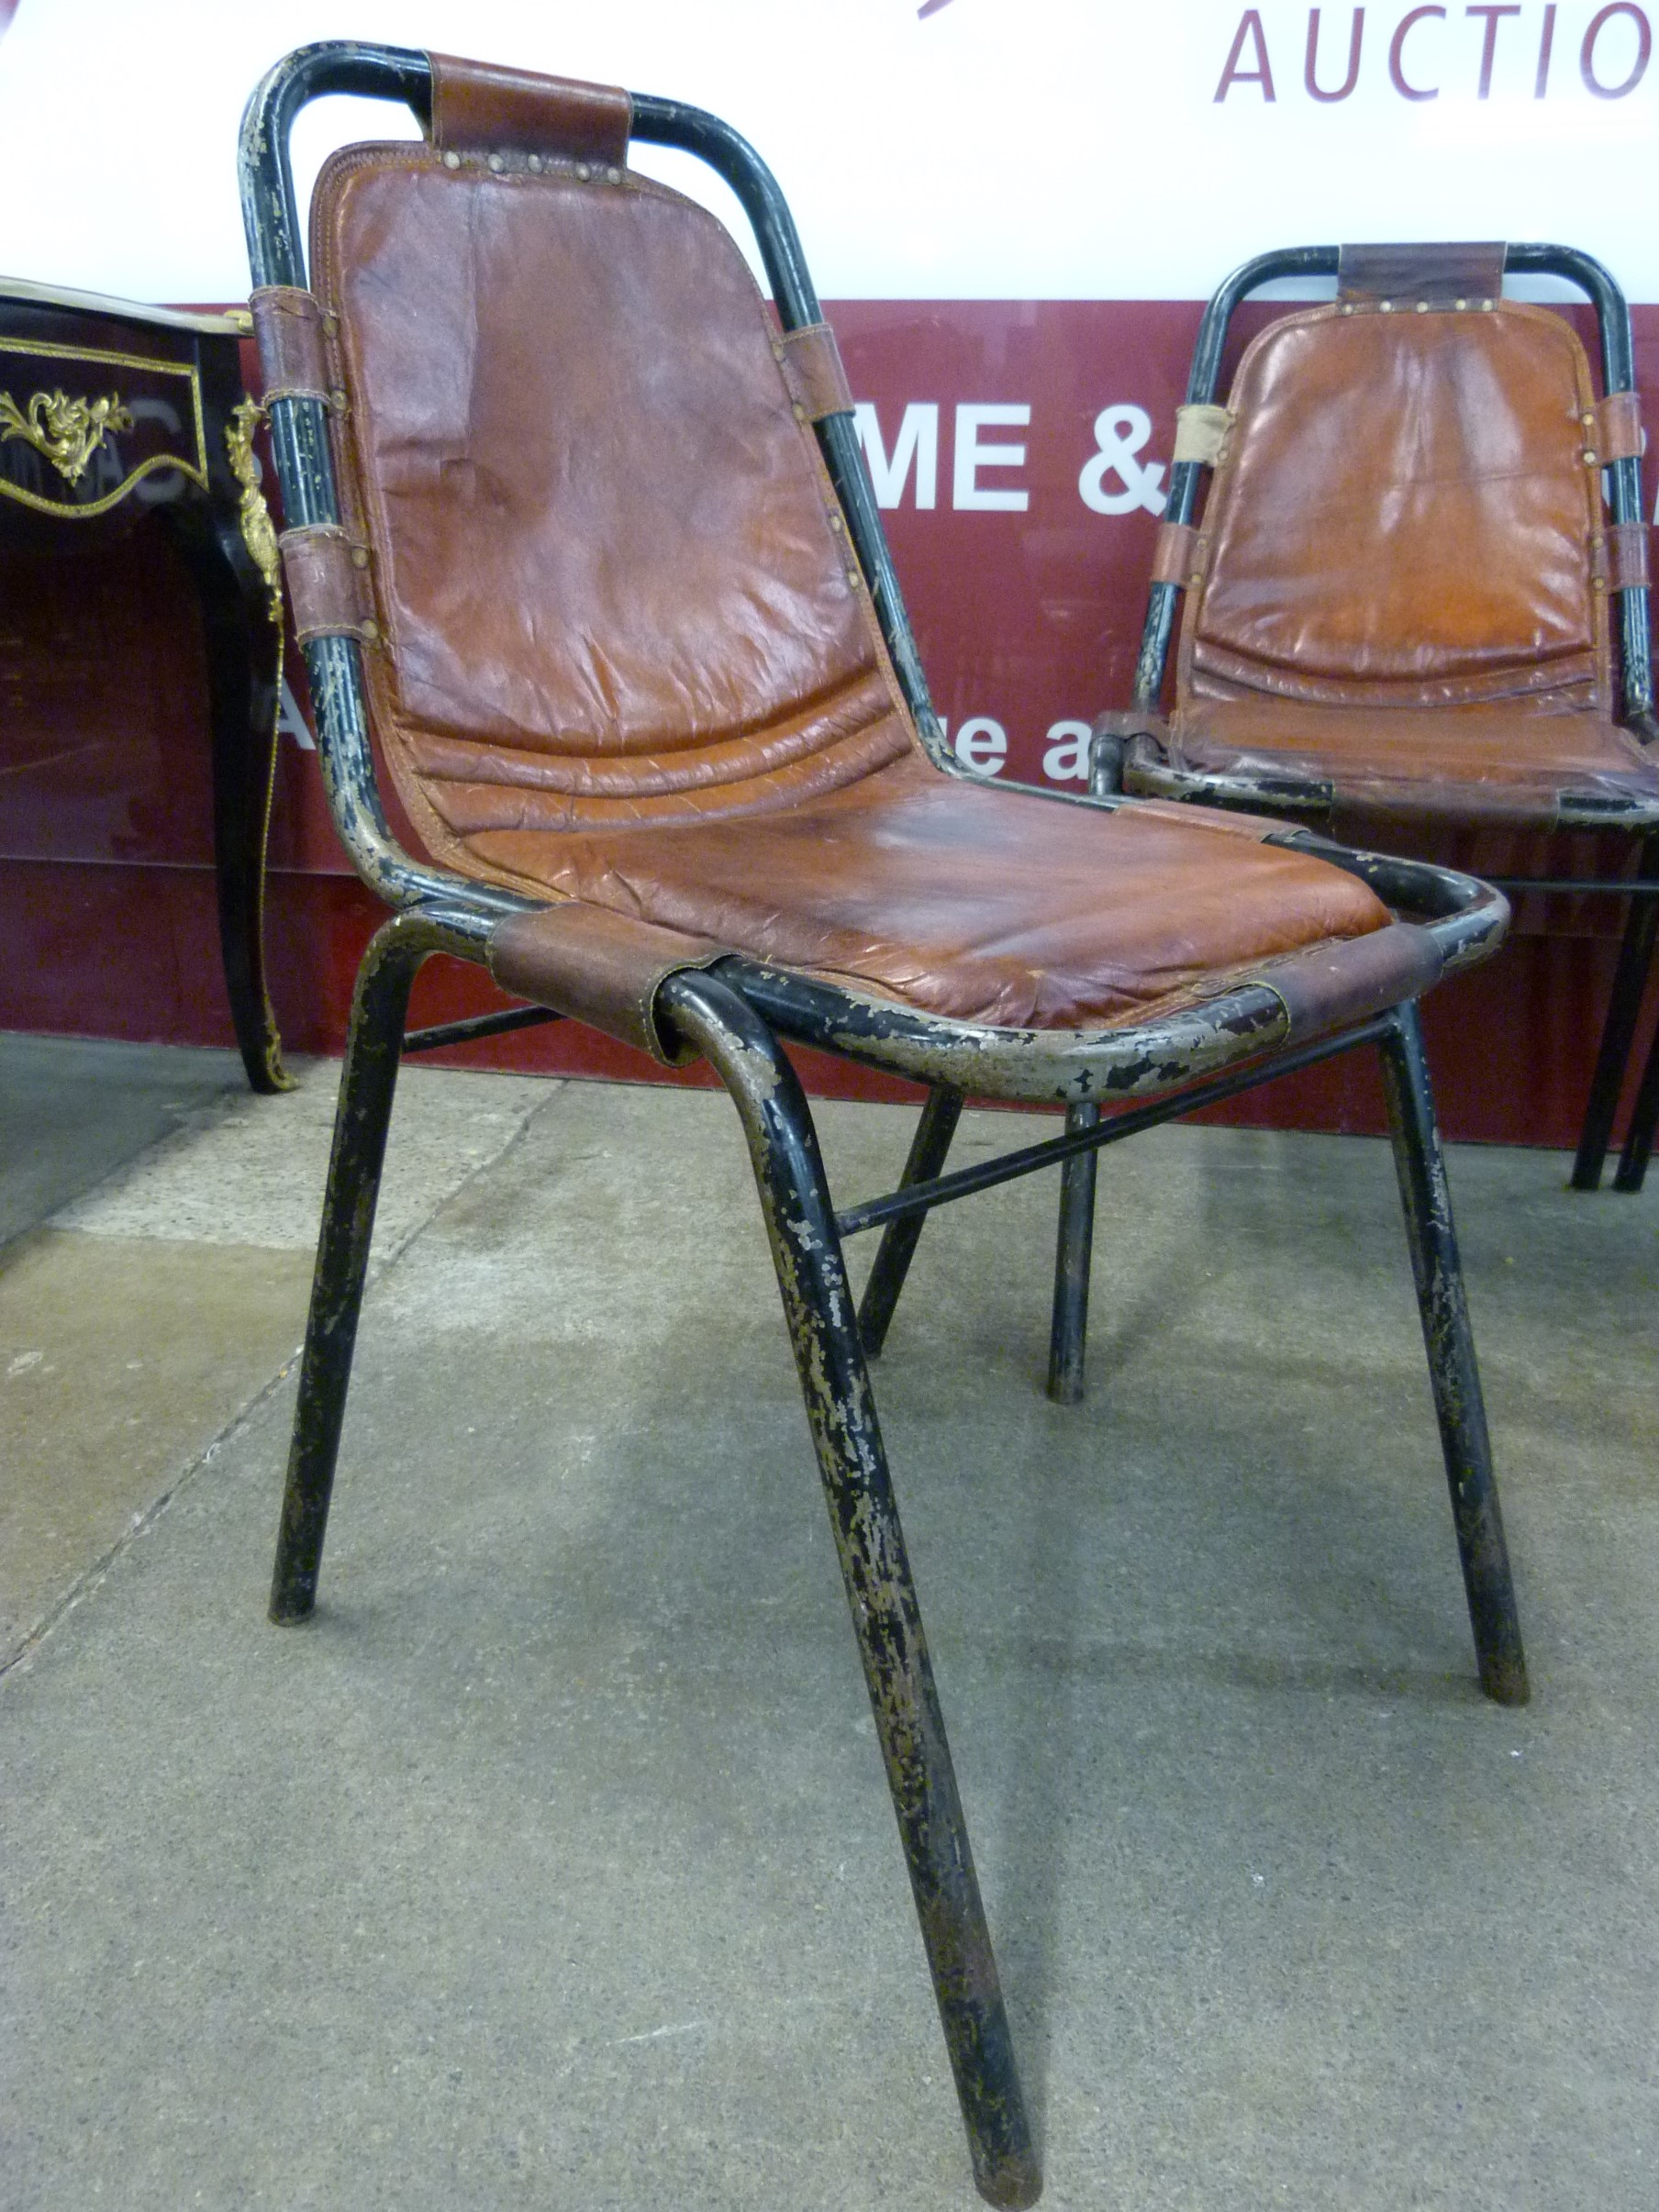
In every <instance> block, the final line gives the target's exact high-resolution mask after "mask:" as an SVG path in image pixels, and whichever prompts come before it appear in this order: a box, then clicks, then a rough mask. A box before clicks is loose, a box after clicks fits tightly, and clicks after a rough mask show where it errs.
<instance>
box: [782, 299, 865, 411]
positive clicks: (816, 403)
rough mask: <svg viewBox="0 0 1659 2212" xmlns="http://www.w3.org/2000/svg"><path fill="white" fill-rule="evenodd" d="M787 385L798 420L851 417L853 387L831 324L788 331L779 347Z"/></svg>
mask: <svg viewBox="0 0 1659 2212" xmlns="http://www.w3.org/2000/svg"><path fill="white" fill-rule="evenodd" d="M774 350H775V351H776V352H777V357H778V360H779V361H780V362H781V363H782V364H783V370H784V382H785V383H786V384H787V385H788V387H789V396H790V398H791V399H792V400H793V401H794V402H795V411H796V417H797V418H798V419H800V420H802V421H805V422H822V420H823V419H824V417H825V416H826V415H851V414H852V385H851V384H850V383H848V382H847V372H846V370H845V369H844V368H843V367H842V365H841V348H840V347H839V346H838V345H837V344H836V342H835V332H834V331H833V330H832V329H831V328H830V326H829V324H828V323H808V324H807V326H806V328H804V329H801V330H785V333H784V335H783V337H782V338H781V339H779V340H778V342H777V347H776V348H775V349H774Z"/></svg>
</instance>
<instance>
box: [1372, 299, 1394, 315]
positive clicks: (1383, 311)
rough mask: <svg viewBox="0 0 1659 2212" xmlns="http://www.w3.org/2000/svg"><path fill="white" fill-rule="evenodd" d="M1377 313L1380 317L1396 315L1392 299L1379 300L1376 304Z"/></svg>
mask: <svg viewBox="0 0 1659 2212" xmlns="http://www.w3.org/2000/svg"><path fill="white" fill-rule="evenodd" d="M1376 311H1377V313H1378V314H1379V315H1392V314H1393V313H1394V302H1393V301H1392V300H1391V299H1380V300H1378V301H1377V303H1376Z"/></svg>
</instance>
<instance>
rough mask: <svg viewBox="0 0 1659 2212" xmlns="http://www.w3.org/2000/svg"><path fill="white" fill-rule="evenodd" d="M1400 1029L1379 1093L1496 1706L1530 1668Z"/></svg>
mask: <svg viewBox="0 0 1659 2212" xmlns="http://www.w3.org/2000/svg"><path fill="white" fill-rule="evenodd" d="M1397 1023H1398V1026H1397V1028H1396V1029H1395V1031H1394V1033H1393V1034H1392V1035H1391V1036H1389V1037H1387V1038H1385V1039H1384V1040H1383V1043H1382V1046H1381V1048H1380V1049H1381V1052H1382V1060H1383V1086H1384V1089H1385V1090H1386V1093H1387V1098H1388V1122H1389V1128H1390V1130H1391V1132H1392V1134H1393V1138H1394V1163H1395V1167H1396V1170H1397V1173H1398V1175H1399V1186H1400V1198H1401V1201H1402V1203H1403V1205H1404V1206H1405V1212H1406V1236H1407V1240H1408V1243H1409V1245H1410V1248H1411V1272H1412V1274H1413V1275H1414V1277H1415V1278H1416V1282H1417V1303H1418V1307H1419V1310H1420V1313H1421V1315H1422V1323H1423V1342H1424V1345H1425V1346H1426V1348H1427V1350H1428V1354H1429V1374H1430V1379H1431V1382H1432V1384H1433V1386H1434V1409H1435V1412H1436V1414H1437V1415H1438V1416H1439V1418H1440V1435H1441V1446H1442V1451H1444V1453H1445V1460H1446V1479H1447V1482H1448V1483H1449V1484H1450V1485H1451V1491H1452V1517H1453V1521H1454V1522H1455V1524H1456V1528H1457V1548H1458V1552H1459V1554H1460V1556H1461V1558H1462V1560H1463V1570H1464V1590H1465V1591H1466V1593H1467V1594H1468V1599H1469V1620H1470V1624H1471V1626H1472V1627H1473V1628H1474V1630H1475V1653H1476V1655H1477V1658H1478V1660H1479V1662H1480V1686H1481V1688H1482V1689H1483V1690H1484V1691H1485V1692H1486V1695H1487V1696H1488V1697H1490V1698H1493V1699H1495V1700H1496V1701H1497V1703H1498V1704H1499V1705H1524V1704H1525V1703H1526V1701H1527V1695H1528V1690H1527V1662H1526V1658H1525V1655H1524V1653H1523V1652H1522V1650H1521V1643H1520V1620H1519V1618H1518V1617H1517V1615H1516V1611H1515V1591H1514V1586H1513V1584H1512V1583H1511V1581H1510V1577H1509V1550H1508V1548H1507V1546H1506V1545H1505V1543H1504V1532H1503V1517H1502V1515H1501V1513H1500V1512H1499V1510H1498V1485H1497V1483H1496V1480H1495V1479H1494V1476H1493V1473H1492V1446H1491V1441H1490V1439H1489V1438H1488V1436H1487V1433H1486V1406H1485V1403H1484V1401H1483V1399H1482V1397H1481V1389H1480V1371H1479V1369H1478V1368H1477V1366H1476V1365H1475V1339H1474V1337H1473V1335H1472V1334H1471V1332H1470V1328H1469V1308H1468V1303H1467V1301H1466V1299H1465V1297H1464V1278H1463V1269H1462V1266H1461V1264H1460V1262H1459V1260H1458V1256H1457V1237H1456V1232H1455V1230H1454V1229H1453V1223H1452V1196H1451V1193H1450V1191H1449V1190H1448V1188H1447V1186H1446V1166H1445V1161H1444V1159H1443V1157H1442V1152H1441V1144H1440V1130H1439V1128H1437V1127H1436V1124H1435V1119H1434V1100H1433V1096H1432V1094H1431V1091H1430V1087H1429V1069H1428V1063H1427V1062H1426V1061H1425V1059H1424V1057H1423V1040H1422V1030H1421V1028H1420V1025H1419V1021H1418V1013H1417V1008H1416V1006H1401V1007H1399V1008H1398V1009H1397Z"/></svg>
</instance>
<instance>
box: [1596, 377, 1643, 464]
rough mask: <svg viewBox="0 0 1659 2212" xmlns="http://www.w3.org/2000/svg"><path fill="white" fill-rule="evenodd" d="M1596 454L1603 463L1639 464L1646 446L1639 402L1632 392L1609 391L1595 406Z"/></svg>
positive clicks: (1637, 396) (1638, 396) (1635, 394)
mask: <svg viewBox="0 0 1659 2212" xmlns="http://www.w3.org/2000/svg"><path fill="white" fill-rule="evenodd" d="M1593 434H1594V437H1595V439H1596V451H1597V452H1598V454H1599V455H1600V456H1601V459H1602V460H1603V461H1640V460H1641V459H1642V453H1643V451H1644V450H1645V448H1646V446H1647V439H1646V437H1645V436H1644V434H1643V432H1642V400H1641V396H1640V395H1639V394H1637V393H1635V392H1609V394H1608V395H1607V397H1606V398H1605V399H1603V400H1598V402H1597V404H1596V422H1595V426H1594V433H1593Z"/></svg>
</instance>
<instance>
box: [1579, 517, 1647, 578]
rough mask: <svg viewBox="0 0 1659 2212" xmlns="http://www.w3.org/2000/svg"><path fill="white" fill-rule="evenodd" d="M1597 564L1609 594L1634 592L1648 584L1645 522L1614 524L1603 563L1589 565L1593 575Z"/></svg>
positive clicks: (1608, 536) (1609, 533) (1610, 529)
mask: <svg viewBox="0 0 1659 2212" xmlns="http://www.w3.org/2000/svg"><path fill="white" fill-rule="evenodd" d="M1598 565H1599V566H1601V568H1602V573H1603V575H1604V576H1605V578H1606V582H1607V588H1608V590H1609V592H1629V591H1634V590H1635V589H1636V588H1637V586H1638V585H1641V584H1646V583H1648V582H1649V581H1650V577H1649V572H1648V550H1647V525H1646V523H1645V522H1615V523H1614V524H1613V525H1612V526H1611V528H1609V531H1608V534H1607V541H1606V552H1605V556H1604V562H1603V563H1598V564H1593V565H1592V568H1591V574H1592V576H1594V575H1595V573H1596V567H1597V566H1598Z"/></svg>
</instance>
